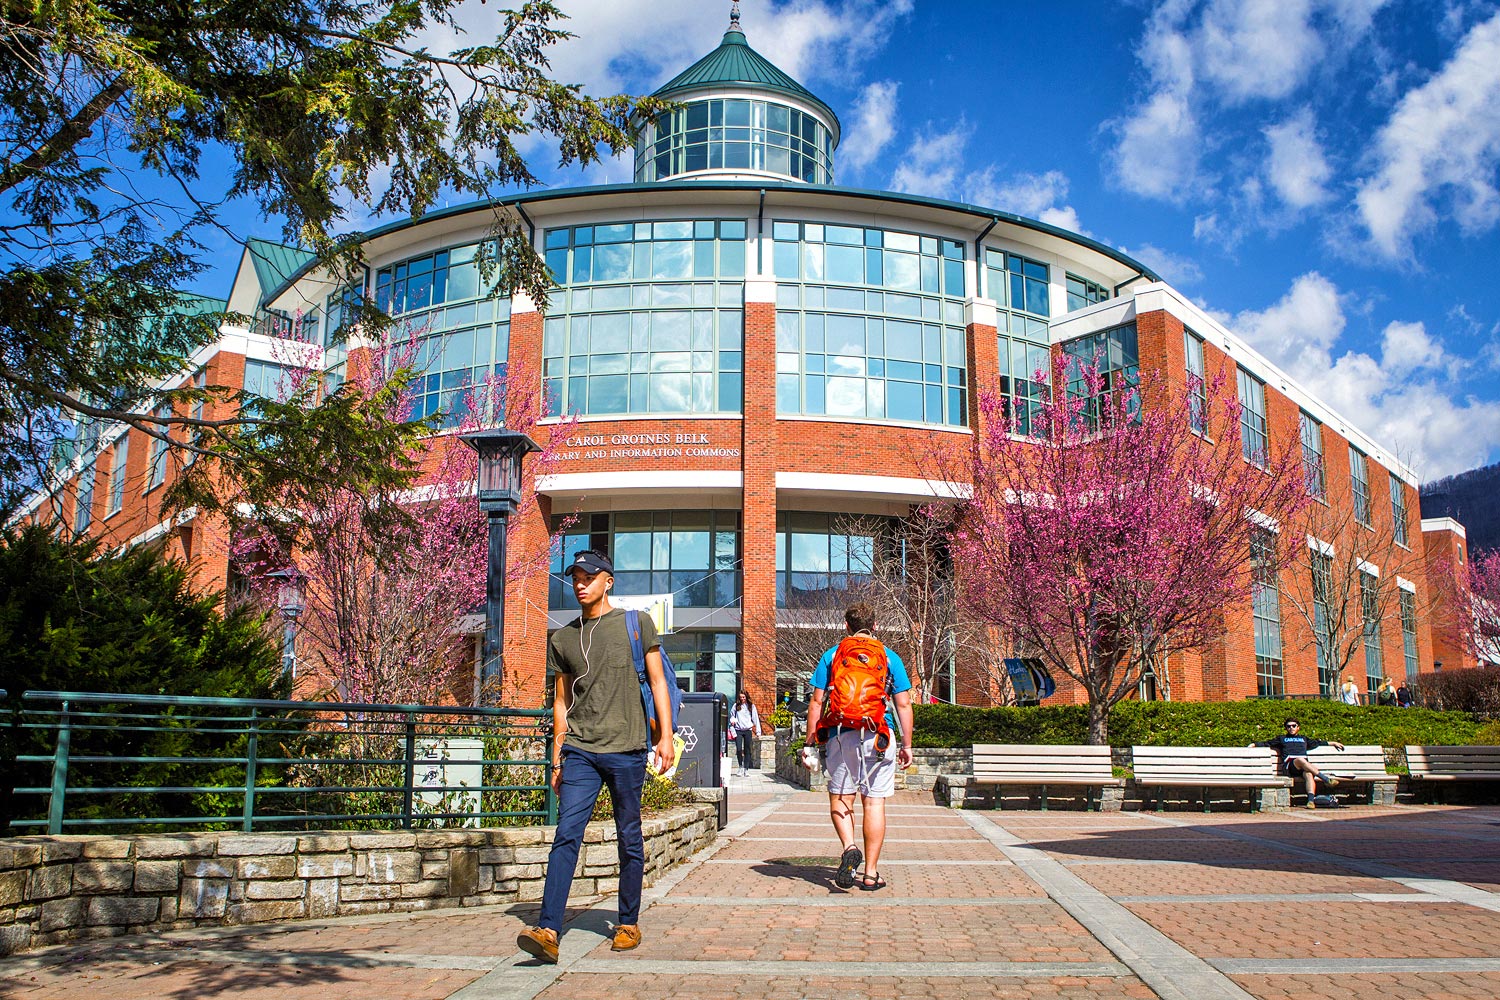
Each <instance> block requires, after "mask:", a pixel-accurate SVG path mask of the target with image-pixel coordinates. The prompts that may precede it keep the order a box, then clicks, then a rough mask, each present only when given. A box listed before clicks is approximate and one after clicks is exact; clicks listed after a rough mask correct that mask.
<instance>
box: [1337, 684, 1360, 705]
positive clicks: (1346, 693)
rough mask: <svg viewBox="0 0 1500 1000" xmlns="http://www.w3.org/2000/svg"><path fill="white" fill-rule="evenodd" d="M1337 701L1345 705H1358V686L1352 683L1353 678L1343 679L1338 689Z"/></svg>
mask: <svg viewBox="0 0 1500 1000" xmlns="http://www.w3.org/2000/svg"><path fill="white" fill-rule="evenodd" d="M1339 701H1342V702H1343V703H1344V704H1345V705H1358V704H1359V685H1358V684H1356V683H1354V678H1352V677H1346V678H1345V679H1344V683H1343V684H1342V685H1341V686H1340V687H1339Z"/></svg>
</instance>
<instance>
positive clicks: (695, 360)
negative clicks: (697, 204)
mask: <svg viewBox="0 0 1500 1000" xmlns="http://www.w3.org/2000/svg"><path fill="white" fill-rule="evenodd" d="M546 255H547V263H548V264H549V265H550V266H551V268H552V273H553V276H554V278H555V279H556V280H557V282H558V284H560V285H562V286H563V292H562V293H561V294H559V295H558V296H556V298H555V304H556V306H558V307H560V308H558V311H557V312H556V313H554V314H553V315H551V316H549V317H548V318H547V321H546V324H545V326H544V334H543V338H542V356H543V362H542V364H543V374H544V377H545V378H546V380H547V389H548V394H547V395H548V402H549V404H550V405H551V406H552V407H553V412H554V413H580V414H626V413H738V412H740V407H741V403H742V400H743V397H744V392H743V384H744V375H743V372H744V358H743V355H742V353H741V352H742V350H743V345H744V336H743V326H744V318H743V312H742V309H743V304H744V284H743V278H744V276H745V222H744V221H743V220H722V221H712V220H699V221H693V220H687V221H674V222H655V223H652V222H637V223H629V222H627V223H620V224H615V225H605V226H578V227H575V228H572V229H555V230H552V231H550V232H548V233H547V236H546Z"/></svg>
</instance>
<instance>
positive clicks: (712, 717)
mask: <svg viewBox="0 0 1500 1000" xmlns="http://www.w3.org/2000/svg"><path fill="white" fill-rule="evenodd" d="M728 724H729V702H728V700H727V699H726V698H725V697H724V696H723V695H722V694H714V693H713V692H711V691H689V692H685V693H684V694H683V696H682V711H681V713H680V714H679V715H678V717H677V734H678V735H679V736H681V737H682V742H683V747H682V760H681V762H680V763H678V765H677V775H676V777H675V779H674V780H675V781H676V782H677V784H679V785H681V786H682V787H684V788H719V789H722V793H721V795H720V796H719V828H720V829H723V828H724V826H725V825H726V824H727V823H728V822H729V792H728V789H723V772H722V770H721V768H722V767H723V761H724V757H723V754H724V731H725V727H726V726H728Z"/></svg>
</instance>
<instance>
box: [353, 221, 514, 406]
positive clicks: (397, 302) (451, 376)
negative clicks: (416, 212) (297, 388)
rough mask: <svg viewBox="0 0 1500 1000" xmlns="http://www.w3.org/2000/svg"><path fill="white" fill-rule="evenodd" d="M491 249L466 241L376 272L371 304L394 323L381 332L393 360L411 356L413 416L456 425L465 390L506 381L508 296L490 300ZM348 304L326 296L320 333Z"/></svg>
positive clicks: (467, 394) (465, 400) (465, 399)
mask: <svg viewBox="0 0 1500 1000" xmlns="http://www.w3.org/2000/svg"><path fill="white" fill-rule="evenodd" d="M494 252H495V250H494V245H493V244H481V243H468V244H464V245H462V246H455V247H449V248H448V249H446V250H441V251H438V252H435V253H429V254H423V255H422V256H420V257H411V258H408V259H407V260H404V261H401V262H400V263H398V264H393V265H390V266H388V267H383V268H381V269H380V270H379V271H377V272H376V273H375V304H376V306H377V307H379V308H380V309H381V310H383V311H384V312H385V313H386V314H387V315H389V316H390V317H392V318H393V319H395V320H397V321H398V322H396V323H395V324H394V325H393V326H392V327H391V328H390V331H389V333H388V334H387V336H388V338H389V342H390V344H391V347H390V348H389V350H390V352H391V354H392V355H393V360H396V361H401V360H404V358H405V356H406V355H407V354H408V353H412V354H414V357H413V358H412V364H413V367H414V368H415V369H416V370H417V371H418V372H420V373H421V374H420V375H419V376H418V377H417V378H416V379H415V381H414V382H413V395H412V416H413V417H426V416H430V415H432V414H434V413H438V414H441V420H440V425H441V426H443V427H457V426H458V425H459V424H460V423H462V422H463V419H464V417H465V416H467V415H468V412H469V404H470V402H471V401H472V393H473V389H474V387H475V386H479V385H481V384H483V383H484V381H485V380H486V379H487V378H489V377H490V376H491V375H493V376H494V377H495V378H497V379H503V378H504V377H505V370H506V359H507V358H508V357H509V354H510V299H508V298H505V297H499V298H496V297H495V294H494V293H495V278H496V273H495V272H494V269H493V266H492V265H491V264H489V263H488V262H489V261H492V260H493V257H494ZM348 301H350V300H345V302H344V304H341V305H340V304H333V303H332V300H331V299H330V303H331V304H330V307H329V316H328V321H327V324H326V326H327V329H329V330H330V331H334V330H336V329H338V328H339V327H340V326H343V325H344V324H345V315H346V313H347V312H348Z"/></svg>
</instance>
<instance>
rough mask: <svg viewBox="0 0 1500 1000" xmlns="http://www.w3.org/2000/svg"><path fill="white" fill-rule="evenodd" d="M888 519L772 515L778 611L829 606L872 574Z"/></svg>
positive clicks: (823, 515) (806, 514)
mask: <svg viewBox="0 0 1500 1000" xmlns="http://www.w3.org/2000/svg"><path fill="white" fill-rule="evenodd" d="M891 520H892V519H890V518H885V517H874V516H871V517H867V518H861V519H858V520H856V519H855V518H852V517H849V516H847V515H842V514H823V513H804V512H801V511H786V512H782V513H780V514H777V515H776V606H777V607H779V608H785V607H800V606H807V605H809V604H810V605H812V606H814V607H826V606H829V605H828V602H837V601H838V600H840V595H841V594H843V593H844V592H845V591H847V590H848V589H849V588H850V587H858V586H859V585H860V584H862V583H866V582H868V581H869V580H870V579H871V577H872V576H873V574H874V572H875V559H876V549H877V546H879V545H880V544H881V537H882V535H884V534H886V533H887V532H888V531H889V529H890V525H891Z"/></svg>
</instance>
